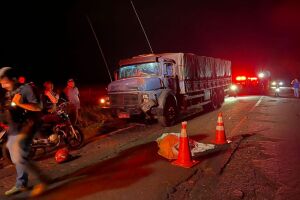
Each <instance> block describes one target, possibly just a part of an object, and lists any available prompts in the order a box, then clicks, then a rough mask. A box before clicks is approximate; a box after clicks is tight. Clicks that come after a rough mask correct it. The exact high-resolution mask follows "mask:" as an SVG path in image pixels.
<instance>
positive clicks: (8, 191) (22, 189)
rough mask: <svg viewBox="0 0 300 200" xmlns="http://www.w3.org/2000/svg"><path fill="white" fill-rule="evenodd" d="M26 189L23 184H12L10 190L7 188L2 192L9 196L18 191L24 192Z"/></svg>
mask: <svg viewBox="0 0 300 200" xmlns="http://www.w3.org/2000/svg"><path fill="white" fill-rule="evenodd" d="M26 190H27V188H26V187H25V186H21V187H17V186H13V187H12V188H11V189H10V190H7V191H6V192H5V193H4V194H5V195H6V196H10V195H14V194H18V193H20V192H24V191H26Z"/></svg>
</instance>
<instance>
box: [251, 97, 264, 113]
mask: <svg viewBox="0 0 300 200" xmlns="http://www.w3.org/2000/svg"><path fill="white" fill-rule="evenodd" d="M262 99H263V96H262V97H260V98H259V100H258V101H257V102H256V104H255V105H254V106H253V107H252V108H251V111H252V110H253V109H254V108H255V107H257V106H259V104H260V103H261V101H262Z"/></svg>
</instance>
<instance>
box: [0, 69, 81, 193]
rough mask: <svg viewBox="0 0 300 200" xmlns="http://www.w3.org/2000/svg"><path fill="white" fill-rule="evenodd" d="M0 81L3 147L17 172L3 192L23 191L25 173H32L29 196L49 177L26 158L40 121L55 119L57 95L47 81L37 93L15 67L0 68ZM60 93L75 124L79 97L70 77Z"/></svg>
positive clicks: (45, 184) (26, 174)
mask: <svg viewBox="0 0 300 200" xmlns="http://www.w3.org/2000/svg"><path fill="white" fill-rule="evenodd" d="M0 84H1V86H2V88H3V89H4V90H5V94H4V95H2V97H1V118H2V121H3V123H4V124H5V125H7V126H8V141H7V148H8V150H9V154H10V157H11V160H12V162H13V163H14V165H15V168H16V172H17V176H16V184H15V185H14V186H13V187H12V188H11V189H10V190H8V191H6V192H5V195H13V194H16V193H19V192H22V191H25V190H27V188H28V173H32V174H33V175H35V176H36V178H38V180H39V181H40V183H39V184H37V185H35V186H34V187H33V189H32V191H31V196H37V195H39V194H41V193H42V192H43V191H45V189H46V187H47V184H48V182H49V179H48V178H47V177H46V176H45V175H43V174H42V173H41V172H40V170H38V168H37V166H36V165H34V163H32V162H31V161H30V159H29V157H28V156H29V152H30V143H31V141H32V139H33V137H34V135H35V134H36V133H37V132H38V131H39V128H40V124H41V123H43V122H46V123H47V122H53V121H54V120H56V119H55V115H54V112H55V109H56V105H57V104H58V103H59V100H60V96H59V94H57V93H56V92H54V86H53V83H52V82H51V81H47V82H45V83H44V85H43V86H44V89H43V91H42V92H41V93H37V92H36V87H35V85H34V84H33V83H26V79H25V78H24V77H20V76H19V74H18V72H17V70H16V69H14V68H11V67H3V68H1V69H0ZM39 94H40V96H39ZM61 95H62V96H65V99H66V100H67V101H69V102H70V104H71V105H72V108H73V111H74V113H75V114H74V119H73V122H74V123H76V121H77V120H78V115H79V109H80V100H79V91H78V88H77V87H76V86H75V82H74V80H73V79H69V80H68V82H67V86H66V88H65V89H64V91H63V93H62V94H61ZM41 113H43V114H42V115H41ZM41 116H42V117H41ZM41 119H42V122H41Z"/></svg>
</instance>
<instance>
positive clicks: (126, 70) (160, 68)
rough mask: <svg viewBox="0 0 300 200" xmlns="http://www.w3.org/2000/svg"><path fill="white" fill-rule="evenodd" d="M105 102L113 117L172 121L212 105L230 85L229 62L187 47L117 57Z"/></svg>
mask: <svg viewBox="0 0 300 200" xmlns="http://www.w3.org/2000/svg"><path fill="white" fill-rule="evenodd" d="M114 78H115V81H113V82H111V83H110V84H109V85H108V88H107V92H108V96H107V98H106V99H105V101H106V102H105V101H104V102H102V103H103V104H105V105H109V109H110V110H111V112H112V113H113V114H114V115H115V116H117V117H118V118H131V117H133V116H143V117H145V118H147V119H157V120H158V121H159V122H160V123H161V124H162V125H163V126H171V125H173V124H174V123H176V121H177V120H178V116H179V115H181V114H183V115H185V114H188V113H192V112H195V111H201V110H203V109H204V108H209V109H217V108H218V107H220V106H221V105H222V103H223V102H224V98H225V96H226V94H228V92H229V90H230V85H231V62H230V61H228V60H222V59H219V58H211V57H205V56H197V55H195V54H192V53H162V54H146V55H139V56H135V57H132V58H128V59H123V60H120V62H119V67H118V69H117V70H116V71H115V73H114Z"/></svg>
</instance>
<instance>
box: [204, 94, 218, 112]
mask: <svg viewBox="0 0 300 200" xmlns="http://www.w3.org/2000/svg"><path fill="white" fill-rule="evenodd" d="M219 106H220V102H219V95H218V94H217V92H216V91H215V90H213V91H212V94H211V102H210V103H209V104H207V106H205V109H206V110H208V111H209V110H216V109H217V108H218V107H219Z"/></svg>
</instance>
